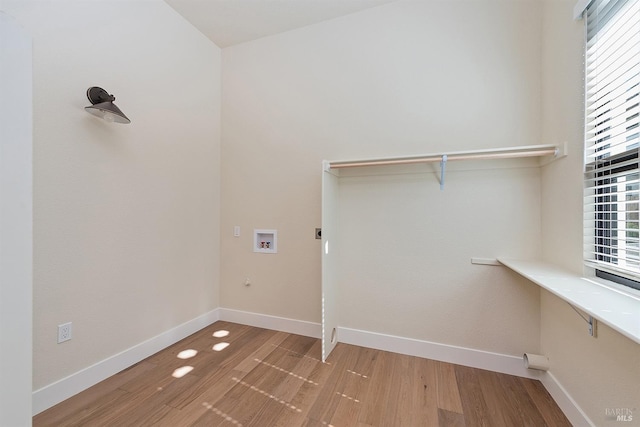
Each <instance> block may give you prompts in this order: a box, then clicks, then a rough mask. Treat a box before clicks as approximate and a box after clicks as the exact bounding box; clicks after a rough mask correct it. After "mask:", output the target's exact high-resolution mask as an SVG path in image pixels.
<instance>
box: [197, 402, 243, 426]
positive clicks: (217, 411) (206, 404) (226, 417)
mask: <svg viewBox="0 0 640 427" xmlns="http://www.w3.org/2000/svg"><path fill="white" fill-rule="evenodd" d="M202 406H204V407H205V408H207V409H208V410H210V411H211V412H213V413H214V414H216V415H219V416H221V417H222V418H224V420H225V421H229V422H230V423H231V424H235V425H237V426H238V427H242V424H240V422H239V421H238V420H236V419H235V418H233V417H232V416H231V415H229V414H225V413H224V412H222V411H221V410H220V409H218V408H214V407H213V405H211V404H210V403H209V402H202Z"/></svg>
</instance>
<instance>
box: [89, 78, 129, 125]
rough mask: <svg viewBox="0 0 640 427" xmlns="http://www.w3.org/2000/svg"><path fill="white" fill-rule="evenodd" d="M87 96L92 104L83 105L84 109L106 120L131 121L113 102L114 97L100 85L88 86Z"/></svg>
mask: <svg viewBox="0 0 640 427" xmlns="http://www.w3.org/2000/svg"><path fill="white" fill-rule="evenodd" d="M87 98H88V99H89V101H90V102H91V104H92V105H90V106H88V107H84V109H85V110H86V111H87V112H89V113H91V114H93V115H94V116H97V117H100V118H101V119H103V120H105V121H107V122H116V123H125V124H127V123H131V120H129V118H128V117H127V116H125V115H124V113H123V112H122V111H121V110H120V109H119V108H118V107H117V106H116V105H115V104H114V103H113V101H115V99H116V97H115V96H113V95H109V93H108V92H107V91H106V90H104V89H102V88H100V87H96V86H93V87H90V88H89V89H87Z"/></svg>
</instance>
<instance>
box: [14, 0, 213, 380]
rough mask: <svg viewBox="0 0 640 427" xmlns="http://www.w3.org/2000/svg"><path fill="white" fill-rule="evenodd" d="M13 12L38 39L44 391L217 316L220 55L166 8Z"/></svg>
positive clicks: (38, 283) (73, 5)
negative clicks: (89, 108) (122, 119)
mask: <svg viewBox="0 0 640 427" xmlns="http://www.w3.org/2000/svg"><path fill="white" fill-rule="evenodd" d="M2 7H3V9H5V10H6V11H7V12H8V13H10V14H12V15H13V16H15V17H16V19H17V20H18V21H19V22H20V23H21V24H22V25H23V26H24V27H25V28H26V30H27V31H28V32H29V33H30V34H31V36H32V37H33V101H34V102H33V104H34V107H33V119H34V124H33V131H34V166H33V170H34V173H33V175H34V200H33V205H34V225H33V226H34V285H33V292H34V293H33V312H34V320H33V338H34V344H33V349H34V352H33V354H34V360H33V366H34V368H33V388H34V390H37V389H39V388H41V387H44V386H46V385H48V384H51V383H52V382H55V381H56V380H59V379H61V378H64V377H66V376H68V375H71V374H72V373H75V372H77V371H79V370H81V369H83V368H85V367H87V366H90V365H92V364H94V363H96V362H98V361H101V360H103V359H105V358H107V357H109V356H112V355H114V354H117V353H119V352H121V351H123V350H124V349H128V348H130V347H132V346H134V345H136V344H139V343H141V342H144V341H146V340H147V339H150V338H152V337H154V336H156V335H159V334H161V333H162V332H164V331H167V330H169V329H172V328H174V327H176V326H178V325H180V324H182V323H184V322H187V321H189V320H192V319H195V318H197V317H198V316H200V315H202V314H204V313H207V312H209V311H211V310H212V309H214V308H216V307H218V306H219V303H218V277H219V276H218V273H219V272H218V270H219V266H218V262H219V238H218V230H219V132H220V118H219V117H220V102H219V101H220V79H219V76H220V50H219V49H218V48H217V47H216V46H215V45H214V44H213V43H211V42H210V41H209V40H207V39H206V38H205V37H204V36H202V34H200V33H199V32H198V31H196V30H195V29H194V28H193V27H192V26H190V25H189V24H188V23H187V22H186V21H185V20H184V19H183V18H181V17H180V16H179V15H177V14H176V12H175V11H174V10H173V9H171V8H170V7H169V6H168V5H166V4H165V3H164V2H162V1H160V0H150V1H131V2H129V1H127V2H122V1H111V0H110V1H91V2H87V1H75V0H69V1H60V2H48V1H24V0H20V1H11V0H9V1H6V0H5V1H3V2H2ZM90 86H100V87H103V88H104V89H106V90H107V91H108V92H109V93H113V94H114V95H115V97H116V101H115V103H116V105H118V106H119V107H120V108H121V109H122V111H123V112H124V113H125V114H126V115H127V116H128V117H129V118H130V119H131V121H132V123H131V124H129V125H121V124H114V123H106V122H104V121H102V120H100V119H98V118H96V117H94V116H92V115H89V114H87V113H86V112H85V111H84V107H85V106H86V105H89V102H88V100H87V98H86V95H85V92H86V90H87V88H88V87H90ZM65 322H72V323H73V329H72V336H73V338H72V340H71V341H67V342H64V343H62V344H57V325H58V324H61V323H65Z"/></svg>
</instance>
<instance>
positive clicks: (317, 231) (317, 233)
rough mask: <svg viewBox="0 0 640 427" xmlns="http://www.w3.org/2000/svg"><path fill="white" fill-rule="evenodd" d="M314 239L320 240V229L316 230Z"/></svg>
mask: <svg viewBox="0 0 640 427" xmlns="http://www.w3.org/2000/svg"><path fill="white" fill-rule="evenodd" d="M316 239H318V240H320V239H322V228H316Z"/></svg>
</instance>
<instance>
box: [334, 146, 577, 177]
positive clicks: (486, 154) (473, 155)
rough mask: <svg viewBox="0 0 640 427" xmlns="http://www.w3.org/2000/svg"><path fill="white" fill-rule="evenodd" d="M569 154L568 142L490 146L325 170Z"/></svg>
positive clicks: (344, 162)
mask: <svg viewBox="0 0 640 427" xmlns="http://www.w3.org/2000/svg"><path fill="white" fill-rule="evenodd" d="M566 155H567V149H566V143H564V144H562V145H527V146H519V147H507V148H490V149H484V150H472V151H454V152H449V153H441V154H423V155H415V156H403V157H383V158H373V159H357V160H337V161H328V162H325V165H324V168H325V170H329V169H340V168H354V167H365V166H387V165H406V164H416V163H433V162H441V163H446V162H447V161H457V160H484V159H509V158H511V159H515V158H523V157H540V158H547V159H549V161H552V160H555V159H559V158H561V157H564V156H566Z"/></svg>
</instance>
